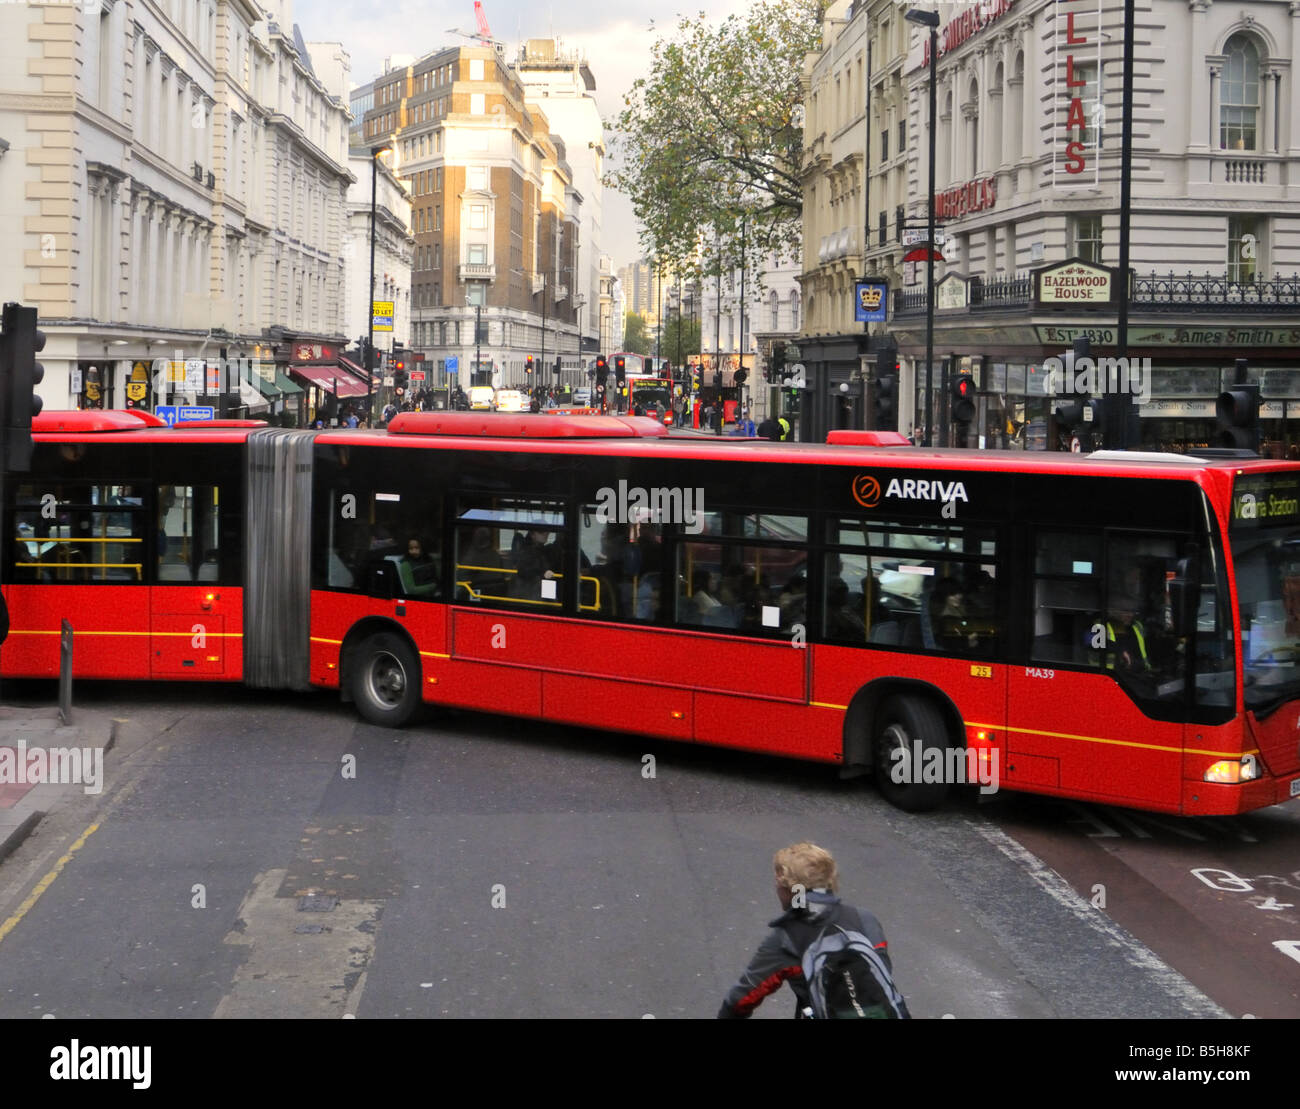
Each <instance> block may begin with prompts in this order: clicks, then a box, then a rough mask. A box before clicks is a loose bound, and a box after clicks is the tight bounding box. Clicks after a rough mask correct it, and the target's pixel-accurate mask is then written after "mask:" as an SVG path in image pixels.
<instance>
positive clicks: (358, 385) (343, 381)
mask: <svg viewBox="0 0 1300 1109" xmlns="http://www.w3.org/2000/svg"><path fill="white" fill-rule="evenodd" d="M289 372H290V373H291V374H293V375H295V376H296V377H300V378H302V379H303V380H305V381H307V382H309V383H310V384H312V385H316V386H318V387H319V388H321V389H324V390H325V392H327V393H333V394H334V395H335V396H336V397H364V396H365V395H366V393H367V392H369V390H368V389H367V387H366V383H365V382H364V381H362V380H361V379H360V378H357V377H353V376H352V374H350V373H348V371H347V370H344V369H341V368H339V367H337V366H290V367H289Z"/></svg>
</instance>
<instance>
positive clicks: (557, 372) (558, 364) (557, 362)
mask: <svg viewBox="0 0 1300 1109" xmlns="http://www.w3.org/2000/svg"><path fill="white" fill-rule="evenodd" d="M563 368H564V363H563V362H561V361H560V356H559V355H558V354H557V355H556V356H555V375H556V377H558V376H559V375H560V371H561V370H562V369H563Z"/></svg>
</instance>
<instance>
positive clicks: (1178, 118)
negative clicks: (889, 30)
mask: <svg viewBox="0 0 1300 1109" xmlns="http://www.w3.org/2000/svg"><path fill="white" fill-rule="evenodd" d="M939 10H940V12H941V13H942V14H941V26H940V28H939V35H940V49H939V52H938V59H937V102H938V103H937V107H938V127H937V131H936V134H935V145H936V151H937V156H936V159H935V178H936V188H935V193H936V209H937V216H938V222H939V223H940V225H941V226H942V227H943V228H944V230H945V233H946V242H945V245H944V246H943V248H942V253H943V256H944V261H943V262H942V263H940V264H938V265H937V266H936V280H937V281H938V282H939V286H938V292H937V294H936V311H935V315H936V327H935V334H936V338H935V350H936V356H935V359H936V365H935V370H936V382H935V393H936V397H935V400H936V404H935V409H936V414H935V416H934V424H935V432H936V439H939V438H941V437H942V433H943V432H945V431H946V428H945V426H944V424H945V421H944V418H943V415H942V411H943V401H944V399H945V398H944V395H943V393H942V386H941V383H940V377H939V373H940V371H941V370H942V367H941V366H940V365H939V360H940V359H941V358H942V359H945V360H947V362H948V369H949V371H950V372H951V371H953V370H958V371H969V372H971V373H973V374H974V375H975V377H976V380H977V382H978V385H979V389H980V393H981V397H980V405H979V415H978V418H977V420H976V421H975V423H974V425H973V426H972V428H971V431H970V442H972V443H977V442H983V443H984V444H986V445H1008V446H1022V447H1027V448H1034V447H1043V446H1048V447H1053V446H1057V445H1059V440H1058V436H1059V435H1060V434H1061V429H1060V428H1059V427H1058V426H1057V424H1056V421H1055V418H1054V411H1055V407H1056V405H1055V402H1054V401H1053V400H1052V399H1051V398H1050V397H1048V396H1046V395H1044V379H1045V377H1046V375H1045V374H1044V373H1043V372H1041V369H1042V363H1043V360H1044V359H1045V358H1048V357H1053V356H1056V357H1059V356H1062V355H1063V353H1064V352H1065V351H1066V350H1068V349H1069V347H1070V345H1071V342H1072V341H1073V340H1074V339H1075V338H1079V337H1081V336H1083V337H1087V338H1089V339H1090V340H1091V343H1092V353H1093V355H1094V356H1096V355H1115V354H1116V353H1117V350H1116V344H1117V342H1118V340H1119V335H1118V330H1117V322H1116V309H1115V306H1114V304H1113V303H1107V302H1105V301H1098V302H1096V303H1089V304H1080V303H1078V302H1077V301H1075V302H1073V303H1069V302H1067V303H1058V304H1053V303H1050V302H1049V301H1048V300H1047V299H1046V298H1045V297H1042V296H1039V295H1038V294H1037V292H1036V287H1035V281H1034V279H1033V275H1034V273H1035V272H1038V271H1041V270H1043V269H1044V267H1048V266H1053V265H1057V264H1060V263H1063V262H1065V261H1066V260H1067V259H1071V258H1074V259H1079V260H1081V261H1082V262H1083V263H1085V264H1087V265H1089V266H1092V267H1097V268H1096V269H1094V270H1089V271H1088V272H1089V273H1091V274H1094V275H1095V276H1094V277H1091V278H1089V280H1095V281H1097V282H1101V283H1102V286H1099V287H1104V288H1114V289H1116V290H1118V289H1120V288H1122V285H1121V284H1120V282H1119V281H1118V275H1117V274H1113V273H1110V270H1112V269H1113V267H1116V266H1117V265H1118V264H1119V261H1120V257H1119V249H1120V177H1119V170H1120V134H1121V127H1120V124H1121V91H1122V90H1121V51H1122V44H1123V38H1124V35H1123V26H1122V7H1115V6H1108V7H1106V8H1104V9H1102V12H1101V23H1100V26H1098V21H1097V10H1098V9H1097V8H1096V7H1093V8H1092V9H1091V11H1090V12H1087V13H1085V12H1084V11H1083V9H1082V8H1080V9H1078V11H1077V12H1076V13H1075V15H1074V17H1073V22H1071V23H1067V21H1066V20H1065V18H1064V17H1063V16H1062V14H1061V9H1060V6H1059V5H1056V4H1053V3H1051V2H1049V0H994V2H992V3H989V4H986V5H982V6H972V7H970V8H968V9H963V10H958V11H956V12H954V10H953V9H952V8H951V6H947V5H945V6H942V7H940V9H939ZM1136 29H1137V30H1136V41H1137V47H1136V51H1135V55H1134V57H1135V79H1134V111H1133V119H1134V138H1133V173H1132V178H1131V181H1132V203H1131V227H1130V233H1129V237H1128V240H1129V251H1130V254H1129V265H1130V267H1131V269H1132V273H1133V280H1132V295H1131V297H1130V321H1129V333H1128V354H1129V356H1130V357H1132V358H1139V359H1142V358H1150V359H1151V367H1152V372H1151V394H1152V395H1151V399H1150V401H1149V402H1144V403H1142V404H1141V406H1140V408H1139V416H1140V425H1141V438H1142V441H1143V443H1144V444H1145V445H1147V446H1158V447H1163V448H1166V449H1170V448H1171V449H1183V448H1186V447H1189V446H1195V445H1203V444H1204V443H1205V442H1207V441H1208V438H1209V436H1210V434H1211V432H1212V431H1213V428H1214V418H1213V417H1214V403H1215V397H1216V396H1217V394H1218V393H1219V391H1220V389H1221V388H1222V387H1223V386H1224V385H1225V384H1226V383H1228V381H1229V380H1230V379H1229V375H1231V374H1232V373H1233V366H1234V361H1235V359H1237V358H1245V359H1247V360H1248V363H1249V372H1250V374H1251V380H1254V381H1259V382H1260V383H1261V384H1262V385H1263V389H1264V400H1265V404H1264V411H1263V422H1264V426H1265V429H1266V434H1270V435H1272V436H1273V437H1275V438H1277V439H1279V440H1280V439H1283V438H1290V432H1289V429H1288V428H1287V427H1286V426H1285V424H1284V420H1283V415H1284V411H1285V409H1284V405H1286V403H1287V402H1288V401H1290V402H1292V405H1294V401H1295V400H1296V399H1297V398H1300V373H1297V372H1296V371H1297V370H1300V342H1297V338H1298V337H1300V336H1298V335H1297V333H1296V332H1295V331H1294V330H1293V329H1292V328H1290V327H1289V324H1290V323H1291V322H1293V321H1295V320H1296V319H1297V318H1300V282H1298V281H1296V280H1295V279H1294V277H1293V275H1295V274H1297V272H1300V192H1297V187H1296V182H1297V181H1298V180H1300V74H1297V73H1296V71H1295V65H1294V59H1295V58H1296V56H1297V51H1298V50H1300V7H1298V6H1297V5H1295V4H1280V3H1269V2H1266V0H1243V2H1241V3H1235V4H1231V5H1227V4H1215V3H1212V2H1210V0H1192V2H1191V3H1187V2H1185V0H1146V2H1144V3H1139V5H1138V9H1137V23H1136ZM909 30H910V31H911V32H912V39H911V51H910V53H909V55H908V58H907V61H906V63H905V65H904V81H905V82H906V85H907V89H908V105H909V118H908V124H909V128H910V130H911V132H912V133H913V134H916V135H923V136H927V138H928V131H927V127H928V91H929V82H930V69H929V66H928V65H927V64H926V51H927V47H928V44H927V43H926V39H927V37H928V36H926V35H924V34H923V33H922V29H921V28H917V27H912V26H911V25H909ZM908 159H909V163H908V172H909V175H910V189H909V194H910V196H911V201H910V204H909V208H908V216H909V222H911V223H913V224H916V223H920V222H923V221H924V219H925V212H926V202H925V194H926V183H927V177H928V142H924V141H923V142H917V143H915V144H913V146H912V147H911V149H910V150H909V153H908ZM1081 272H1082V271H1081ZM900 276H901V284H902V287H903V292H902V295H901V296H899V297H897V298H896V299H895V304H894V315H893V321H892V330H893V332H894V335H895V337H896V338H897V340H898V343H899V346H900V348H901V351H902V355H903V364H904V366H905V367H907V366H909V365H914V364H915V363H916V360H918V359H922V360H923V359H924V356H925V334H924V332H925V326H924V321H925V284H924V282H925V267H924V266H923V265H921V266H916V267H915V270H912V268H911V267H909V266H907V265H905V266H904V272H903V273H902V274H901V275H900ZM1108 280H1109V281H1113V285H1108V284H1106V282H1107V281H1108ZM1282 325H1287V326H1282ZM904 388H905V389H906V388H907V382H906V379H905V383H904ZM917 395H918V398H919V396H920V391H919V390H918V391H917ZM918 411H919V407H918Z"/></svg>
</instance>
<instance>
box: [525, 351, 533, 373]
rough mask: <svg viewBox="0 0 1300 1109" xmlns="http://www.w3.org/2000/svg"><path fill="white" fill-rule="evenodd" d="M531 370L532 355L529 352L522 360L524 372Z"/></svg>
mask: <svg viewBox="0 0 1300 1109" xmlns="http://www.w3.org/2000/svg"><path fill="white" fill-rule="evenodd" d="M532 372H533V356H532V355H531V354H530V355H529V356H528V358H527V359H526V360H525V361H524V373H526V374H530V373H532Z"/></svg>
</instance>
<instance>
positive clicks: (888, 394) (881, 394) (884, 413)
mask: <svg viewBox="0 0 1300 1109" xmlns="http://www.w3.org/2000/svg"><path fill="white" fill-rule="evenodd" d="M890 361H891V362H893V357H892V356H891V357H890ZM896 366H897V363H896V362H895V363H894V364H893V365H891V366H890V369H891V370H893V369H894V368H895V367H896ZM875 422H876V427H875V430H876V431H897V430H898V375H897V374H896V373H886V374H882V375H881V376H879V377H877V378H876V421H875Z"/></svg>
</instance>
